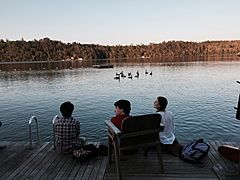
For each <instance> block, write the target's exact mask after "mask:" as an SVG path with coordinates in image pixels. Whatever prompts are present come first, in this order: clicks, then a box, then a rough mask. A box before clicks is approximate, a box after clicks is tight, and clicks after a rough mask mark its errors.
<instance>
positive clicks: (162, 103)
mask: <svg viewBox="0 0 240 180" xmlns="http://www.w3.org/2000/svg"><path fill="white" fill-rule="evenodd" d="M157 99H158V103H159V105H160V108H159V109H158V111H164V110H165V109H166V107H167V105H168V100H167V98H165V97H163V96H159V97H158V98H157Z"/></svg>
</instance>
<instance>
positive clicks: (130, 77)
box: [114, 70, 152, 80]
mask: <svg viewBox="0 0 240 180" xmlns="http://www.w3.org/2000/svg"><path fill="white" fill-rule="evenodd" d="M147 74H149V75H150V76H152V71H150V72H148V71H147V70H145V75H147ZM139 75H140V73H139V71H138V70H137V72H136V74H135V75H133V74H132V73H131V72H128V73H127V75H125V74H124V72H123V71H121V72H120V73H117V72H116V76H115V77H114V79H118V80H120V78H129V79H132V78H133V77H135V78H139Z"/></svg>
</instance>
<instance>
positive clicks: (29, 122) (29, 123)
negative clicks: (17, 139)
mask: <svg viewBox="0 0 240 180" xmlns="http://www.w3.org/2000/svg"><path fill="white" fill-rule="evenodd" d="M33 120H35V124H36V129H37V140H38V144H40V134H39V128H38V119H37V117H36V116H32V117H31V118H30V119H29V121H28V129H29V143H30V148H32V122H33Z"/></svg>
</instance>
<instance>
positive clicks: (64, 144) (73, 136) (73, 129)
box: [55, 101, 80, 153]
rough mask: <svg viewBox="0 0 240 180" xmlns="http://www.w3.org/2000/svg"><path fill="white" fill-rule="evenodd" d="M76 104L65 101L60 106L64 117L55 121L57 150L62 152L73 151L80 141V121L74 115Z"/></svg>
mask: <svg viewBox="0 0 240 180" xmlns="http://www.w3.org/2000/svg"><path fill="white" fill-rule="evenodd" d="M73 110H74V105H73V104H72V103H71V102H69V101H68V102H64V103H63V104H62V105H61V106H60V111H61V113H62V117H61V118H60V119H58V120H57V121H56V123H55V136H56V146H57V150H58V151H60V152H64V153H67V152H69V153H70V152H71V151H72V150H73V148H74V147H75V146H76V145H77V143H79V134H80V122H79V121H78V120H77V119H75V118H73V117H72V112H73Z"/></svg>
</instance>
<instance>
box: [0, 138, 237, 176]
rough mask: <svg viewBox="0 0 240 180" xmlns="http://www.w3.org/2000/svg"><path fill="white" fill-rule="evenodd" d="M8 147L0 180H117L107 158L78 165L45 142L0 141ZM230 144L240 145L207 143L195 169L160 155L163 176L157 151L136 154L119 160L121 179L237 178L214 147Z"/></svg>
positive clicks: (2, 156)
mask: <svg viewBox="0 0 240 180" xmlns="http://www.w3.org/2000/svg"><path fill="white" fill-rule="evenodd" d="M0 143H4V144H7V148H6V149H3V150H1V151H0V177H1V178H0V179H4V180H5V179H8V180H12V179H29V180H31V179H44V180H45V179H51V180H52V179H64V180H75V179H82V180H85V179H89V180H95V179H98V180H102V179H105V180H112V179H117V173H116V166H115V162H114V159H113V161H112V163H111V164H108V158H107V157H106V156H97V157H96V158H94V159H91V160H88V161H84V162H79V161H78V160H76V159H74V158H72V156H71V155H69V154H67V155H66V154H61V153H58V152H57V151H56V150H54V149H53V144H52V143H50V142H46V143H43V144H41V145H40V146H34V148H33V149H29V145H28V144H27V143H26V142H0ZM222 144H229V145H235V146H237V147H238V146H240V143H239V142H219V141H214V142H211V143H210V147H211V148H210V151H209V154H208V156H207V157H206V158H205V159H204V160H203V163H204V165H205V167H204V168H198V167H196V166H194V165H192V164H190V163H187V162H185V161H182V160H181V159H179V158H177V157H174V156H172V155H169V154H166V153H163V154H162V156H163V164H164V169H165V173H164V174H160V173H159V166H158V160H157V158H156V157H157V156H156V152H155V151H154V150H151V151H150V152H149V154H148V156H147V157H145V156H143V152H141V151H139V152H138V153H137V154H136V155H132V156H130V157H124V158H121V160H120V163H121V167H122V172H123V177H124V179H131V180H132V179H133V180H134V179H138V180H143V179H144V180H145V179H152V180H155V179H167V180H169V179H170V180H171V179H172V180H177V179H191V180H192V179H193V180H200V179H213V180H214V179H223V180H224V179H240V176H239V175H238V174H237V172H238V164H236V163H233V162H231V161H229V160H227V159H225V158H224V157H222V156H221V155H220V154H219V153H218V151H217V148H218V146H219V145H222Z"/></svg>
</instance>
